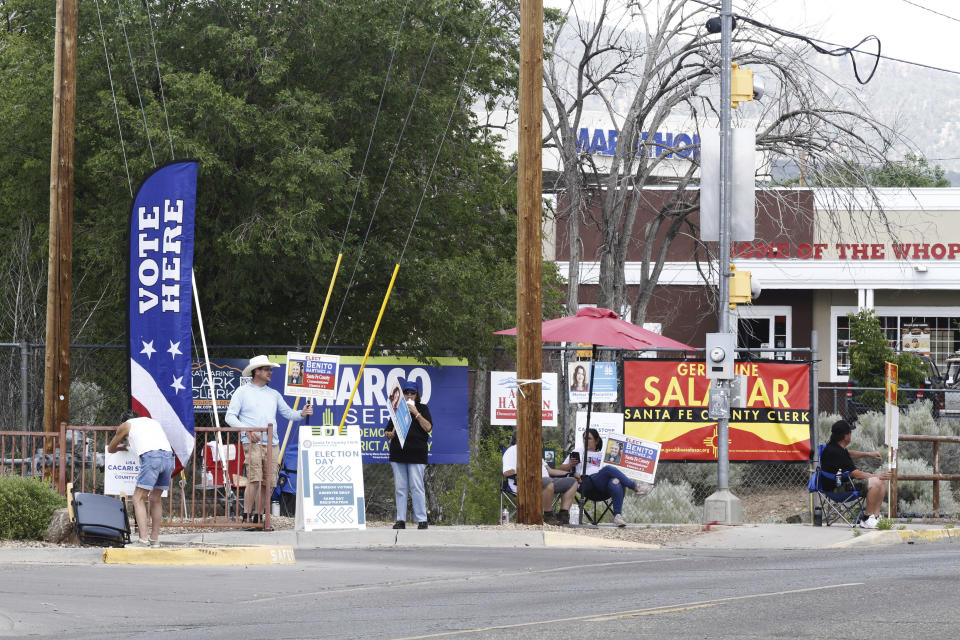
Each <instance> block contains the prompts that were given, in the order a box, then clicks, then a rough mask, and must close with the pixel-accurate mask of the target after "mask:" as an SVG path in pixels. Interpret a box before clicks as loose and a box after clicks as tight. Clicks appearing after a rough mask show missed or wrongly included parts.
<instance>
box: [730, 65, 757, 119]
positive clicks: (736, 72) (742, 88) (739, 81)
mask: <svg viewBox="0 0 960 640" xmlns="http://www.w3.org/2000/svg"><path fill="white" fill-rule="evenodd" d="M730 66H731V67H732V69H731V71H730V106H731V107H733V108H734V109H736V108H737V107H738V106H740V103H741V102H750V101H751V100H753V98H754V95H753V71H751V70H750V69H741V68H740V66H739V65H738V64H737V63H736V62H731V63H730Z"/></svg>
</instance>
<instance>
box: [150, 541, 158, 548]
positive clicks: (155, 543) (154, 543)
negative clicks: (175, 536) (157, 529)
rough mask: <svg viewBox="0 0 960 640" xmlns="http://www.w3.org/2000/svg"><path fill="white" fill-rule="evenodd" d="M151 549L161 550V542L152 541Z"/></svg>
mask: <svg viewBox="0 0 960 640" xmlns="http://www.w3.org/2000/svg"><path fill="white" fill-rule="evenodd" d="M150 548H151V549H159V548H160V541H159V540H150Z"/></svg>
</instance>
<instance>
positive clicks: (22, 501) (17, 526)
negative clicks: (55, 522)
mask: <svg viewBox="0 0 960 640" xmlns="http://www.w3.org/2000/svg"><path fill="white" fill-rule="evenodd" d="M64 506H66V501H65V500H64V499H63V496H61V495H60V494H59V493H57V492H56V491H54V490H53V489H51V488H50V487H49V486H47V485H46V484H44V483H43V482H41V481H40V480H35V479H34V478H23V477H20V476H0V540H40V539H42V538H43V535H44V534H45V533H46V532H47V526H48V525H49V524H50V516H52V515H53V512H54V511H56V510H57V509H60V508H62V507H64Z"/></svg>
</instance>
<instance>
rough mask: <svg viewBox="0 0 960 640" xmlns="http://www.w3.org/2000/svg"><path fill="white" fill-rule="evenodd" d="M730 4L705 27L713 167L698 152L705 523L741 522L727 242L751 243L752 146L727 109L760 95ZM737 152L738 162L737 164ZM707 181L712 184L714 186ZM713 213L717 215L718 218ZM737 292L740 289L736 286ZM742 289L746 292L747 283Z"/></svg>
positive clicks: (726, 0)
mask: <svg viewBox="0 0 960 640" xmlns="http://www.w3.org/2000/svg"><path fill="white" fill-rule="evenodd" d="M731 4H732V2H731V0H722V2H721V8H720V19H719V25H717V22H718V20H717V19H712V20H710V21H709V22H708V25H707V27H708V29H709V30H710V31H711V32H712V33H716V31H717V26H719V31H720V95H721V99H720V105H721V107H720V131H719V136H718V137H719V152H720V153H719V156H720V157H719V163H717V162H716V161H717V158H716V153H715V152H714V153H712V154H711V153H710V150H709V149H708V147H709V146H710V145H709V143H708V142H707V137H706V136H705V137H704V138H703V140H704V143H703V150H702V154H701V196H700V199H701V227H702V229H701V238H702V239H704V240H717V241H718V243H719V246H718V253H719V255H718V262H717V270H718V273H719V278H718V280H719V289H720V291H719V293H720V311H719V316H718V319H717V327H718V332H717V333H712V334H708V335H707V340H706V359H707V362H706V372H707V377H708V378H710V379H711V380H712V381H713V383H712V386H711V388H710V406H709V415H710V418H711V419H716V420H717V491H716V492H715V493H713V494H712V495H711V496H710V497H708V498H707V499H706V501H705V502H704V505H703V520H704V522H708V523H711V522H717V523H721V524H742V523H743V508H742V506H741V504H740V499H739V498H737V497H736V496H735V495H733V494H732V493H730V489H729V477H730V438H729V436H730V424H729V422H730V403H731V382H732V381H733V379H734V377H735V373H734V366H733V363H734V354H735V351H736V333H734V332H733V330H732V329H731V327H730V309H731V306H732V305H731V302H733V300H731V296H730V293H731V290H730V287H731V281H732V279H733V278H734V277H735V275H736V276H737V284H738V285H739V284H740V283H742V282H743V281H746V282H747V283H749V277H750V276H749V272H746V271H740V272H737V271H736V267H734V265H732V264H731V263H730V243H731V240H732V238H731V229H732V228H733V235H734V236H736V239H737V240H752V239H753V233H754V229H753V227H754V204H753V203H754V194H753V184H754V164H753V154H754V146H755V145H754V138H753V132H751V131H748V130H744V129H738V130H737V131H736V134H735V132H734V130H733V127H732V126H731V122H730V121H731V113H730V108H736V107H737V105H738V104H739V102H742V101H747V100H753V99H754V97H759V93H760V92H759V91H758V90H756V89H754V87H753V77H752V76H753V72H751V71H746V70H743V69H740V68H739V67H738V66H737V65H735V64H732V59H731V58H732V52H731V50H732V42H731V41H732V35H731V32H732V30H733V13H732V8H731ZM734 85H736V86H734ZM734 89H736V91H734ZM727 99H729V100H730V102H731V104H730V107H728V106H727V105H726V104H725V103H726V101H727ZM734 147H736V149H735V148H734ZM714 148H715V147H714ZM735 151H736V156H737V158H738V161H737V162H736V165H735V164H734V152H735ZM717 164H719V169H720V171H719V175H718V176H717V174H716V172H715V169H714V167H715V166H716V165H717ZM714 176H716V177H714ZM711 183H714V184H713V188H711ZM735 192H736V194H735ZM735 199H736V207H734V200H735ZM717 209H719V211H718V212H717V211H716V210H717ZM734 212H736V213H737V215H736V220H734V219H733V217H734ZM717 213H719V215H716V214H717ZM713 220H716V221H717V222H718V223H719V224H714V230H713V231H711V230H710V229H709V227H710V226H711V222H712V221H713ZM716 227H719V229H716ZM711 235H712V236H713V237H711ZM739 288H741V287H739V286H738V289H739ZM746 288H747V291H748V292H749V284H747V285H746ZM738 293H739V291H738ZM736 301H737V302H750V299H749V293H747V297H746V298H744V297H742V296H738V297H737V298H736Z"/></svg>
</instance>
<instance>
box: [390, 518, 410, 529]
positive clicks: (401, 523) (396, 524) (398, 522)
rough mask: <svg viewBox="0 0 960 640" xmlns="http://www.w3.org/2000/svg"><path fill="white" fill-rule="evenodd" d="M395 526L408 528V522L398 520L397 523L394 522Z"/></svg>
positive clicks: (395, 527) (396, 527)
mask: <svg viewBox="0 0 960 640" xmlns="http://www.w3.org/2000/svg"><path fill="white" fill-rule="evenodd" d="M393 528H394V529H406V528H407V523H406V522H404V521H403V520H397V521H396V523H394V525H393Z"/></svg>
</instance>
